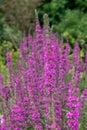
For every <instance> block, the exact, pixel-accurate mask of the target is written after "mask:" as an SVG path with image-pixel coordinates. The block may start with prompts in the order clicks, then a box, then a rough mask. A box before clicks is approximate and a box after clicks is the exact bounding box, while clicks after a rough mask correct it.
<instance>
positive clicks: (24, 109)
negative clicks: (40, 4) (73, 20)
mask: <svg viewBox="0 0 87 130" xmlns="http://www.w3.org/2000/svg"><path fill="white" fill-rule="evenodd" d="M6 59H7V60H6V61H7V67H8V70H9V82H8V84H5V83H4V78H3V76H2V75H0V96H1V99H2V102H1V103H2V104H1V106H2V115H3V119H2V118H1V124H0V125H1V128H0V129H1V130H12V129H13V130H28V129H29V130H31V129H34V130H44V129H45V130H68V129H70V130H79V129H80V118H81V116H82V111H83V109H84V107H85V106H84V105H85V101H86V99H87V88H86V87H84V88H83V90H82V91H80V82H81V75H82V73H84V74H85V75H87V54H86V60H85V63H84V62H83V61H82V59H81V58H80V55H79V45H78V44H77V43H76V45H75V48H74V49H73V52H72V56H70V46H69V42H67V43H66V45H65V46H63V45H62V43H61V41H60V40H59V39H58V38H57V36H56V35H55V34H54V33H53V32H52V30H51V29H50V27H49V21H48V16H47V15H45V16H44V26H43V28H41V27H40V23H39V20H38V15H37V12H36V27H35V35H34V36H33V37H32V36H31V35H30V34H29V35H28V37H24V38H23V42H22V44H21V46H20V60H19V61H18V62H17V64H16V66H15V68H14V66H13V65H12V57H11V53H10V52H8V53H7V58H6Z"/></svg>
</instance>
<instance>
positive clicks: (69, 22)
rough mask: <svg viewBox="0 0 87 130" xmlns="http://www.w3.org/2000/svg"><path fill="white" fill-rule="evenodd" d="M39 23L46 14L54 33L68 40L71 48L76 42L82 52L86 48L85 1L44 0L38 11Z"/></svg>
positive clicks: (86, 8) (86, 16)
mask: <svg viewBox="0 0 87 130" xmlns="http://www.w3.org/2000/svg"><path fill="white" fill-rule="evenodd" d="M38 12H39V16H40V22H41V24H43V23H42V16H43V14H44V13H48V15H49V21H50V25H54V28H53V29H54V31H55V32H57V33H58V34H60V35H62V36H63V37H64V39H69V41H70V43H71V47H73V46H74V44H75V41H76V40H77V41H78V42H79V44H80V47H81V49H82V48H83V51H85V50H86V48H87V44H86V43H87V0H73V1H70V0H48V1H46V0H44V1H43V4H42V5H41V6H40V8H39V9H38Z"/></svg>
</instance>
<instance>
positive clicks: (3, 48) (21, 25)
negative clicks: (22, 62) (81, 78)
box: [0, 0, 87, 60]
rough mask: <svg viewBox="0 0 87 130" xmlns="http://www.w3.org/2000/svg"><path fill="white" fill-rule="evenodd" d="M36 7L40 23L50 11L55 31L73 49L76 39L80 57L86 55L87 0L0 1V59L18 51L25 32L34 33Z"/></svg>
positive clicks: (50, 18)
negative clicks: (9, 52)
mask: <svg viewBox="0 0 87 130" xmlns="http://www.w3.org/2000/svg"><path fill="white" fill-rule="evenodd" d="M35 9H37V11H38V14H39V20H40V23H41V25H43V14H44V13H48V15H49V20H50V26H51V25H53V31H54V32H56V33H57V34H58V36H62V37H63V39H64V40H65V41H66V39H68V40H69V42H70V45H71V48H73V47H74V44H75V43H76V41H77V42H78V43H79V45H80V48H81V57H84V53H85V51H86V48H87V0H73V1H71V0H9V2H8V1H7V0H0V58H1V57H4V56H5V55H6V53H7V51H9V50H13V49H14V50H15V51H17V49H18V48H19V45H20V43H21V41H22V37H23V35H24V34H25V35H27V34H28V33H31V34H32V33H33V30H34V26H35V13H34V10H35ZM2 60H3V58H2Z"/></svg>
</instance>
